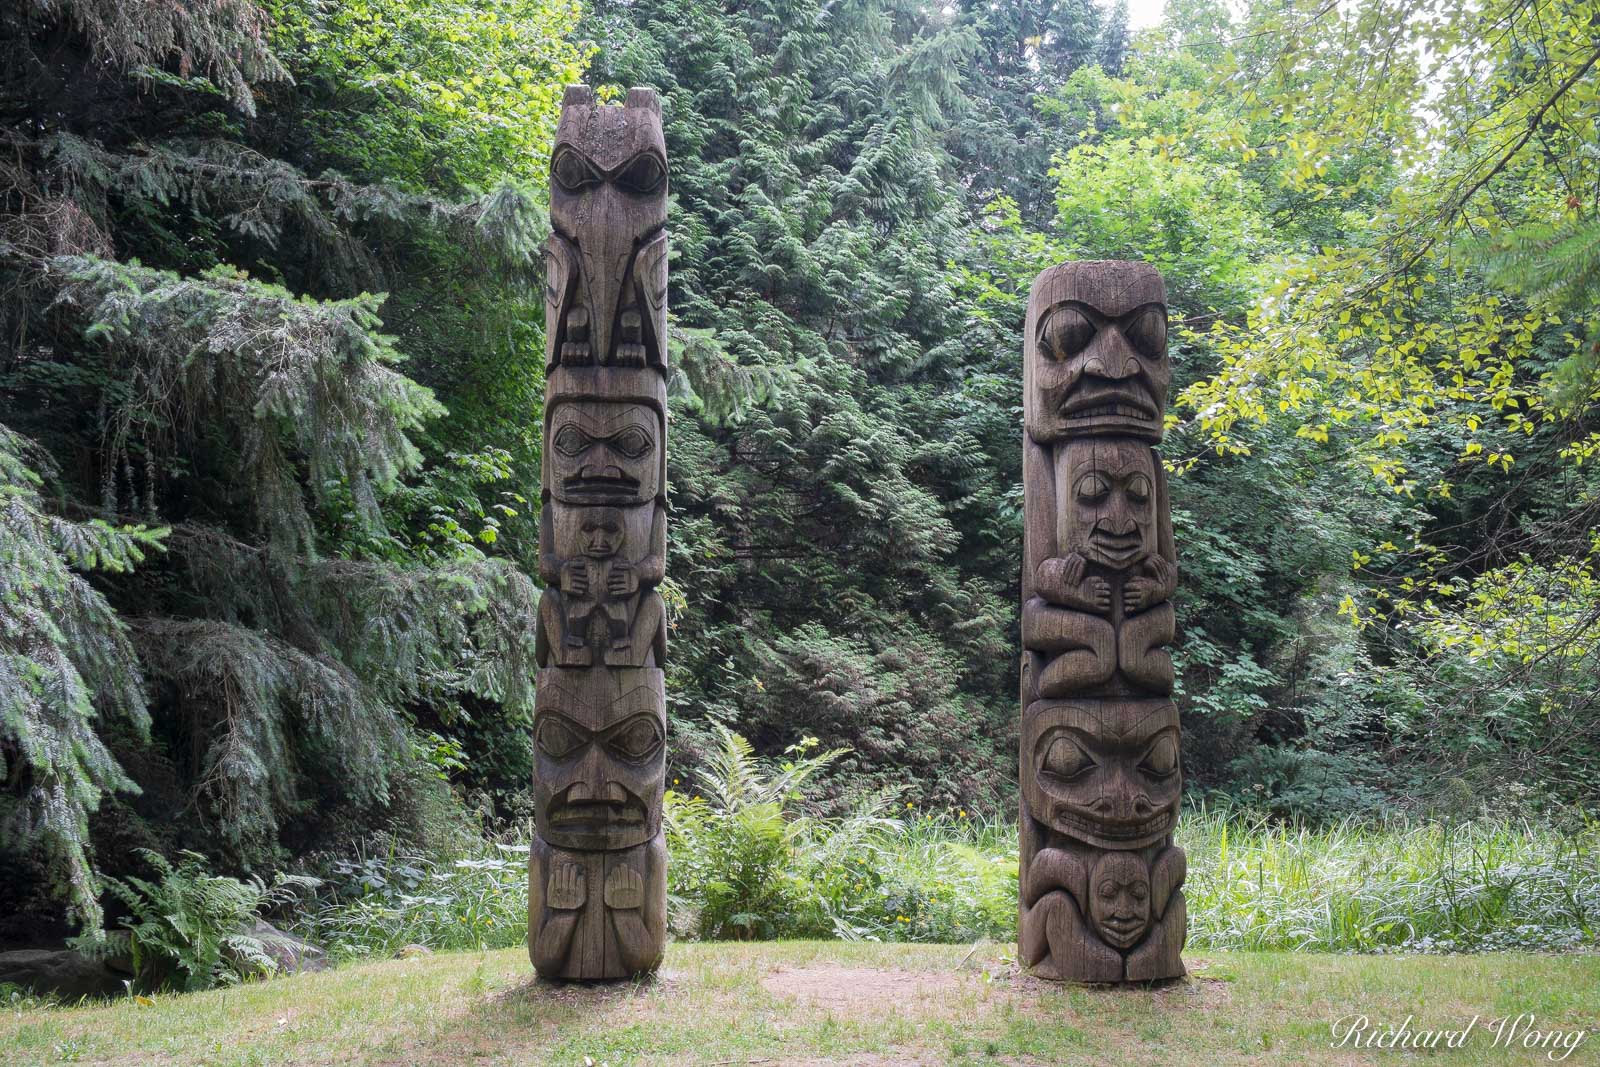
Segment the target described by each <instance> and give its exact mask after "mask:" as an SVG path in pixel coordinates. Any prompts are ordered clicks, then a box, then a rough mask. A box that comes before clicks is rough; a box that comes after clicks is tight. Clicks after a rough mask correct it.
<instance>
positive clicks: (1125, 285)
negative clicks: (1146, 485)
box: [1022, 260, 1172, 444]
mask: <svg viewBox="0 0 1600 1067" xmlns="http://www.w3.org/2000/svg"><path fill="white" fill-rule="evenodd" d="M1022 366H1023V418H1024V422H1025V424H1026V426H1027V430H1028V435H1029V436H1030V437H1032V438H1033V440H1034V441H1036V442H1038V443H1039V444H1049V443H1051V442H1054V441H1060V440H1065V439H1067V438H1070V437H1096V436H1119V437H1134V438H1138V439H1139V440H1143V441H1149V442H1152V443H1154V442H1157V441H1160V440H1161V434H1162V431H1163V429H1164V425H1165V423H1164V420H1165V412H1166V406H1167V390H1168V387H1169V386H1170V385H1171V383H1172V365H1171V363H1170V362H1169V361H1168V359H1167V289H1166V285H1165V284H1164V283H1163V282H1162V280H1161V275H1160V274H1159V273H1158V272H1157V271H1156V269H1155V268H1154V267H1152V266H1150V265H1149V264H1148V263H1135V262H1126V261H1121V260H1093V261H1083V262H1074V263H1062V264H1060V265H1058V266H1054V267H1051V268H1050V269H1048V270H1046V271H1044V272H1042V273H1041V274H1040V275H1039V276H1038V277H1037V278H1035V279H1034V280H1033V288H1032V289H1031V290H1030V292H1029V294H1028V320H1027V329H1026V333H1025V335H1024V338H1023V360H1022Z"/></svg>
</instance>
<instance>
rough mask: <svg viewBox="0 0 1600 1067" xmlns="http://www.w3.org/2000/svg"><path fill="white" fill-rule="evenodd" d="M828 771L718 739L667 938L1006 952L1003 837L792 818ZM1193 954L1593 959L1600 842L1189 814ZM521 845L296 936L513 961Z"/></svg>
mask: <svg viewBox="0 0 1600 1067" xmlns="http://www.w3.org/2000/svg"><path fill="white" fill-rule="evenodd" d="M830 758H831V756H830V755H829V754H822V755H819V756H809V757H808V756H806V755H805V754H804V753H803V752H800V753H798V754H794V758H791V759H788V760H785V761H783V762H781V763H772V762H768V761H763V760H759V759H757V758H755V757H754V756H753V755H752V754H751V753H750V749H749V746H748V745H746V744H745V743H744V742H743V740H742V739H740V738H737V737H734V736H733V735H731V734H730V735H728V736H727V737H725V738H724V746H723V749H722V751H721V752H720V753H719V755H718V758H717V759H715V760H713V761H711V762H710V763H709V764H708V766H707V767H706V768H705V769H704V770H703V771H702V772H701V773H700V774H699V775H697V776H695V778H694V781H693V782H692V783H691V785H690V787H689V789H688V791H687V792H686V793H671V794H669V796H668V801H667V809H666V810H667V834H668V847H669V850H670V853H669V854H670V860H669V863H668V886H669V918H670V924H671V929H672V932H673V935H674V936H676V937H679V938H685V939H716V938H791V937H817V938H841V939H849V940H879V941H931V942H969V941H973V940H977V939H980V938H991V939H994V940H999V941H1009V940H1012V939H1013V938H1014V937H1015V936H1016V918H1017V832H1016V825H1015V823H1014V822H1012V821H1010V820H1004V819H981V818H976V817H971V816H969V813H967V812H963V811H942V812H937V813H935V812H923V811H919V810H918V809H916V808H915V807H914V806H912V805H909V804H905V803H903V802H895V801H893V800H891V799H890V798H887V797H878V798H875V799H873V800H870V801H867V802H864V803H863V804H861V805H859V806H858V807H857V808H856V809H854V810H853V811H851V812H849V813H847V814H846V815H844V816H841V817H838V818H831V819H823V818H818V817H815V816H812V815H807V814H806V813H805V812H804V810H803V809H804V805H803V803H802V800H801V792H802V787H803V785H804V783H805V780H806V779H807V778H808V777H809V776H810V774H812V773H813V772H814V771H815V770H817V769H819V768H820V767H821V766H823V765H824V764H825V763H826V762H827V761H828V759H830ZM1177 838H1178V844H1180V845H1182V846H1183V847H1184V849H1185V850H1186V851H1187V852H1188V855H1189V876H1188V881H1187V883H1186V884H1185V886H1184V893H1185V895H1186V896H1187V898H1188V905H1189V907H1188V912H1189V929H1190V933H1189V944H1190V947H1191V948H1194V949H1208V948H1210V949H1245V950H1262V949H1284V950H1295V951H1318V952H1387V951H1401V950H1403V951H1413V952H1454V951H1481V950H1494V949H1511V948H1518V949H1558V950H1559V949H1575V948H1589V949H1594V948H1600V824H1590V825H1588V826H1587V827H1585V828H1582V829H1579V830H1577V831H1573V832H1562V831H1558V830H1556V829H1553V828H1550V827H1544V826H1537V825H1532V824H1529V823H1524V822H1517V821H1514V820H1508V819H1498V820H1482V821H1474V822H1465V823H1459V824H1442V823H1434V822H1416V821H1408V820H1404V819H1394V820H1390V821H1386V822H1382V823H1370V822H1358V821H1355V820H1346V821H1343V822H1337V823H1333V824H1330V825H1321V826H1307V825H1284V824H1282V823H1279V822H1274V821H1270V820H1268V819H1266V818H1263V817H1255V816H1251V815H1248V814H1245V813H1242V812H1239V811H1222V810H1205V809H1199V810H1191V811H1188V812H1186V813H1185V814H1184V816H1183V817H1182V819H1181V820H1180V822H1179V827H1178V835H1177ZM526 855H527V849H526V844H525V839H522V840H518V839H515V838H513V839H502V840H499V841H485V842H483V844H482V846H481V849H480V850H479V851H478V852H477V853H475V854H469V855H465V856H455V857H450V858H448V859H443V860H438V861H432V862H430V861H426V860H421V859H414V858H412V859H407V858H398V857H393V856H390V857H383V858H366V859H363V860H360V861H352V862H350V863H347V864H346V865H345V877H344V879H343V888H342V889H341V890H339V891H338V892H337V893H336V894H335V895H334V896H332V897H331V898H329V899H326V900H325V901H324V904H323V906H322V907H320V908H319V909H317V910H316V912H315V913H314V914H312V915H309V916H307V917H306V918H305V920H304V921H303V922H302V923H301V930H302V931H303V932H305V933H307V934H310V935H311V936H313V937H314V938H318V939H320V940H322V941H323V942H325V943H327V944H329V946H330V948H331V949H332V950H333V951H334V952H336V953H338V954H344V955H349V954H359V953H373V954H390V953H393V952H394V951H396V950H397V949H399V948H400V947H401V946H403V945H406V944H410V943H418V944H423V945H427V946H429V947H431V948H466V947H483V948H493V947H507V946H511V945H516V944H520V943H522V942H523V940H524V939H525V938H526V936H527V916H526V908H527V884H526V875H525V874H524V867H523V864H524V862H525V860H526Z"/></svg>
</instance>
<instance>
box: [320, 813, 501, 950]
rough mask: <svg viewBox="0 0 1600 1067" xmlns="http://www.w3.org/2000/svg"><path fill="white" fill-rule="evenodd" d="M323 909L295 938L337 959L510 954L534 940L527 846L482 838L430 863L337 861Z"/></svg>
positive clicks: (400, 857)
mask: <svg viewBox="0 0 1600 1067" xmlns="http://www.w3.org/2000/svg"><path fill="white" fill-rule="evenodd" d="M328 873H329V877H328V879H327V882H326V886H327V889H326V892H325V896H324V899H323V901H322V902H321V904H320V906H319V907H317V908H316V909H314V910H313V911H312V912H311V913H310V915H309V916H308V917H307V918H305V919H303V920H302V921H301V923H300V924H299V925H298V926H297V928H296V929H297V932H299V933H302V934H303V935H304V936H306V937H309V938H310V939H311V940H313V941H317V942H318V943H320V944H323V945H325V946H326V947H327V949H328V951H329V953H330V954H332V955H333V956H334V957H336V958H342V959H348V958H351V957H363V956H378V957H388V956H393V955H395V954H396V953H397V952H399V951H400V949H402V948H404V947H405V946H407V945H413V944H415V945H423V946H426V947H428V948H432V949H478V950H482V949H493V948H510V947H512V946H515V945H520V944H523V943H525V942H526V941H527V939H528V846H527V844H526V843H524V842H523V841H519V840H518V839H516V838H515V837H509V838H505V839H501V840H487V839H480V840H479V841H478V842H477V843H476V845H475V847H474V848H473V849H472V850H470V851H467V852H458V853H455V854H452V855H449V856H446V857H442V858H426V857H422V856H416V855H406V854H400V853H395V852H391V853H389V854H387V855H384V856H364V857H359V858H356V859H352V860H335V861H333V862H332V863H331V864H330V865H329V868H328Z"/></svg>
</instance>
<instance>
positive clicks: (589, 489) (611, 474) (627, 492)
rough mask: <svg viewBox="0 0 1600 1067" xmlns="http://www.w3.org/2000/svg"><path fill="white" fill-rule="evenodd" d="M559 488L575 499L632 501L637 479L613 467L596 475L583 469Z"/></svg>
mask: <svg viewBox="0 0 1600 1067" xmlns="http://www.w3.org/2000/svg"><path fill="white" fill-rule="evenodd" d="M561 488H562V489H563V490H565V491H566V492H567V493H569V494H571V495H572V496H575V497H593V498H594V499H596V500H607V499H611V498H622V499H632V497H633V496H634V495H635V494H637V493H638V492H639V479H637V478H630V477H628V476H627V475H626V474H623V473H622V471H620V470H618V469H617V468H615V467H610V468H607V469H606V470H605V471H603V472H599V473H596V472H594V471H592V470H590V469H589V468H585V469H584V470H582V471H580V472H579V473H577V474H574V475H572V476H571V477H569V478H565V479H563V480H562V482H561Z"/></svg>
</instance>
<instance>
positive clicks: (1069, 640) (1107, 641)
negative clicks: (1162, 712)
mask: <svg viewBox="0 0 1600 1067" xmlns="http://www.w3.org/2000/svg"><path fill="white" fill-rule="evenodd" d="M1022 645H1023V647H1024V648H1028V649H1032V650H1034V651H1036V652H1050V653H1057V655H1056V656H1055V658H1054V659H1052V660H1050V661H1049V662H1048V663H1046V664H1045V666H1044V670H1042V671H1040V672H1039V696H1040V697H1041V698H1045V699H1052V698H1056V697H1064V696H1070V695H1071V694H1073V693H1075V692H1080V691H1082V690H1084V689H1091V688H1093V687H1094V686H1097V685H1104V684H1105V683H1106V682H1108V681H1110V680H1111V676H1112V675H1113V674H1115V673H1116V669H1117V635H1116V631H1115V630H1113V629H1112V628H1111V622H1110V620H1109V619H1103V618H1101V617H1100V616H1098V615H1091V614H1089V613H1088V612H1086V611H1073V610H1072V609H1071V608H1058V607H1053V606H1051V605H1048V604H1045V603H1043V602H1041V601H1037V600H1032V601H1029V602H1028V603H1027V604H1026V605H1024V606H1023V609H1022ZM1169 670H1170V668H1169Z"/></svg>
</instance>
